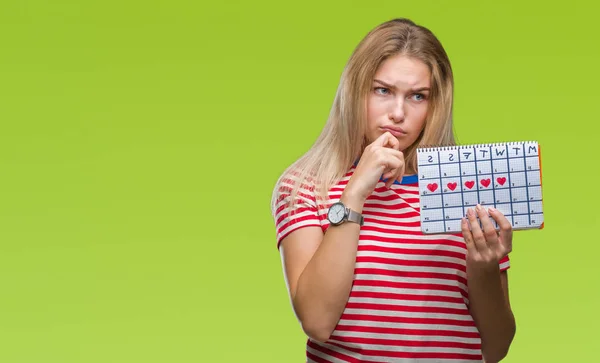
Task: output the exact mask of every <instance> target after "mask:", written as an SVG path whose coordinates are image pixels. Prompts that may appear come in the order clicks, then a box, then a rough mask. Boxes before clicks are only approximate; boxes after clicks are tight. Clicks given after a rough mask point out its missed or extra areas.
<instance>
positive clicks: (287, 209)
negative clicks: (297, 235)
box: [271, 177, 321, 248]
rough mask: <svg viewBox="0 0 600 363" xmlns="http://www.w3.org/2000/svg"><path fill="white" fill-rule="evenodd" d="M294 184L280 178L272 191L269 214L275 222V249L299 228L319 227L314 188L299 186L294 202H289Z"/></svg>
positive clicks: (287, 179)
mask: <svg viewBox="0 0 600 363" xmlns="http://www.w3.org/2000/svg"><path fill="white" fill-rule="evenodd" d="M294 182H295V181H293V180H291V179H290V178H285V177H282V178H281V179H280V180H279V181H278V183H277V185H276V186H275V189H274V191H273V199H272V203H271V214H272V216H273V219H274V221H275V231H276V240H277V248H279V246H280V244H281V240H283V239H284V238H285V237H287V236H288V235H289V234H290V233H292V232H293V231H295V230H297V229H299V228H304V227H309V226H317V227H321V222H320V217H319V208H318V205H317V201H316V197H315V194H314V188H313V187H311V186H309V185H306V184H304V183H303V184H301V185H300V188H299V189H298V192H297V193H296V196H295V197H294V200H291V198H292V188H293V187H294ZM290 201H291V203H289V202H290Z"/></svg>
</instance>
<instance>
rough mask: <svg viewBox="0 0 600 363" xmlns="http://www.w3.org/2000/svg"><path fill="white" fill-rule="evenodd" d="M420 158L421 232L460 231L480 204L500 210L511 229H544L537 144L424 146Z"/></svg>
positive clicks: (527, 142) (419, 153)
mask: <svg viewBox="0 0 600 363" xmlns="http://www.w3.org/2000/svg"><path fill="white" fill-rule="evenodd" d="M417 158H418V174H419V198H420V207H421V230H422V232H423V233H426V234H431V233H455V232H460V231H461V227H460V221H461V218H462V217H464V216H466V214H467V209H468V208H473V207H475V206H476V205H477V204H480V205H481V206H483V207H484V208H487V207H490V206H493V207H494V208H496V209H498V210H499V211H500V212H502V213H503V214H504V215H505V216H506V218H507V219H508V220H509V222H510V223H511V225H512V226H513V230H519V229H535V228H537V229H541V228H543V226H544V211H543V206H542V168H541V153H540V145H539V143H538V142H536V141H523V142H506V143H494V144H478V145H458V146H442V147H421V148H419V149H418V150H417ZM492 221H493V219H492ZM493 223H494V226H495V227H496V228H498V226H497V224H496V223H495V222H493Z"/></svg>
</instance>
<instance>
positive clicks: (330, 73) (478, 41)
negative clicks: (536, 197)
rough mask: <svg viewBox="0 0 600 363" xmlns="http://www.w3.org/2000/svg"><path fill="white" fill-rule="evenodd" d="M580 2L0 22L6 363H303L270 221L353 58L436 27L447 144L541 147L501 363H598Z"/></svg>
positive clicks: (235, 9)
mask: <svg viewBox="0 0 600 363" xmlns="http://www.w3.org/2000/svg"><path fill="white" fill-rule="evenodd" d="M588 3H591V2H587V1H585V2H584V1H579V0H575V1H563V2H561V3H556V4H554V5H549V4H550V3H549V2H547V1H532V2H523V1H515V0H511V1H504V2H501V3H498V2H491V1H471V2H464V1H458V2H457V1H429V2H408V1H398V0H396V1H387V0H386V1H377V2H366V1H304V2H291V3H290V2H277V1H255V2H250V1H247V2H243V1H230V2H217V1H212V2H206V1H200V2H197V1H188V0H169V1H166V0H163V1H150V2H148V1H137V0H136V1H116V0H106V1H75V0H59V1H31V0H29V1H28V0H3V1H2V2H1V3H0V34H2V35H1V36H0V125H1V126H0V185H1V189H0V362H7V363H37V362H56V363H58V362H60V363H71V362H86V363H96V362H98V363H100V362H101V363H113V362H114V363H117V362H119V363H121V362H122V363H125V362H140V363H141V362H143V363H158V362H161V363H178V362H211V363H217V362H263V363H266V362H278V363H279V362H301V361H302V360H303V359H304V357H303V355H304V336H303V334H302V332H301V330H300V329H299V326H298V324H297V323H296V321H295V318H294V316H293V314H292V310H291V308H290V306H289V303H288V299H287V295H286V291H285V285H284V281H283V277H282V272H281V265H280V260H279V255H278V252H277V250H276V248H275V230H274V225H273V221H272V219H271V216H270V214H269V213H270V210H269V202H270V198H271V190H272V188H273V184H274V182H275V180H276V179H277V177H278V176H279V173H280V172H281V171H282V170H283V169H284V168H285V167H286V166H287V165H288V164H289V163H291V162H292V161H293V160H294V159H295V158H297V157H298V156H300V155H301V154H302V153H303V152H304V151H305V150H306V149H307V148H308V147H309V146H310V145H311V144H312V142H313V141H314V139H315V138H316V136H317V135H318V133H319V132H320V129H321V127H322V126H323V123H324V121H325V119H326V117H327V115H328V112H329V108H330V106H331V103H332V101H333V96H334V92H335V89H336V87H337V83H338V81H339V76H340V74H341V71H342V68H343V66H344V64H345V62H346V60H347V59H348V57H349V55H350V53H351V52H352V50H353V48H354V46H355V45H356V44H357V43H358V41H359V40H360V39H361V38H362V37H363V36H364V35H365V34H366V33H367V32H368V31H369V30H370V29H372V28H373V27H374V26H376V25H377V24H379V23H380V22H383V21H386V20H389V19H391V18H393V17H409V18H412V19H413V20H415V21H417V22H418V23H421V24H424V25H426V26H428V27H429V28H431V29H432V30H433V31H434V32H435V33H436V34H437V35H438V36H439V38H440V39H441V41H442V42H443V44H444V45H445V47H446V48H447V51H448V53H449V55H450V57H451V60H452V63H453V66H454V70H455V74H456V112H455V119H456V129H457V132H458V136H459V141H460V142H461V143H475V142H477V143H479V142H497V141H514V140H538V141H539V142H540V143H541V144H542V145H543V177H544V181H543V182H544V198H545V213H546V228H545V229H544V230H542V231H526V232H519V233H517V234H516V236H515V243H514V253H513V254H512V258H513V259H512V261H513V262H512V263H513V264H512V266H513V267H512V269H511V272H510V278H511V280H510V281H511V282H510V287H511V297H512V303H513V306H514V311H515V314H516V317H517V322H518V329H517V335H516V338H515V341H514V344H513V346H512V348H511V351H510V355H509V357H508V358H507V359H506V362H510V363H517V362H592V361H595V359H597V356H598V354H599V353H600V351H599V348H598V344H597V336H598V335H597V334H598V332H597V327H598V324H599V323H600V319H599V316H598V312H597V311H598V310H597V307H598V305H599V304H600V298H599V293H600V292H599V290H598V282H597V278H598V276H600V269H599V267H598V266H599V262H598V257H597V256H598V254H599V252H600V248H599V246H598V241H599V238H598V236H597V231H596V227H597V226H598V223H599V222H600V217H599V213H598V207H599V202H600V199H599V198H598V192H597V191H598V187H597V181H598V177H599V176H600V173H599V172H598V161H597V159H596V157H597V152H596V146H597V145H598V139H597V128H596V127H597V123H598V120H599V117H598V116H599V115H598V113H599V112H598V107H597V105H598V101H597V98H598V84H599V81H600V76H599V68H598V64H599V62H600V52H599V48H598V40H597V39H598V35H599V33H600V27H599V25H598V20H597V16H596V14H598V6H597V5H596V6H593V7H592V6H591V5H589V4H588Z"/></svg>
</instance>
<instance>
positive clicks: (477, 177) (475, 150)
mask: <svg viewBox="0 0 600 363" xmlns="http://www.w3.org/2000/svg"><path fill="white" fill-rule="evenodd" d="M473 155H474V156H475V186H476V187H477V200H481V194H480V193H479V183H480V181H479V173H478V172H477V149H476V148H473ZM480 171H481V170H480Z"/></svg>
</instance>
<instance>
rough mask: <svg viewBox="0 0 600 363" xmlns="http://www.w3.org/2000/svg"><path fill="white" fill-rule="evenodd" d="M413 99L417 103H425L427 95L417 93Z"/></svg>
mask: <svg viewBox="0 0 600 363" xmlns="http://www.w3.org/2000/svg"><path fill="white" fill-rule="evenodd" d="M413 98H414V100H415V101H423V100H424V99H425V95H424V94H422V93H415V94H414V95H413Z"/></svg>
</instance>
